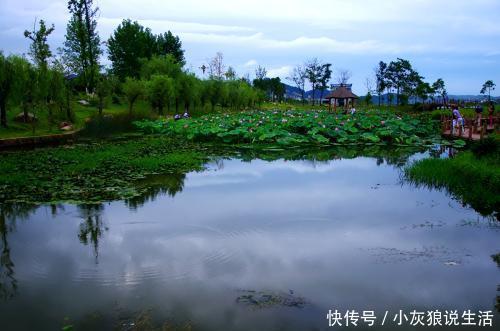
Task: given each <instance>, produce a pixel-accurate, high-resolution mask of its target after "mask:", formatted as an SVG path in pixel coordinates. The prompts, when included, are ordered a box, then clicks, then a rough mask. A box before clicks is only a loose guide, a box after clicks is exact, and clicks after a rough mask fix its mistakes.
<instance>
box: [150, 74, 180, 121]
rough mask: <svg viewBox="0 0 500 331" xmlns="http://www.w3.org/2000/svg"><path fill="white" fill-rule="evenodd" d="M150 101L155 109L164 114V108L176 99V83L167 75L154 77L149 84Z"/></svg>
mask: <svg viewBox="0 0 500 331" xmlns="http://www.w3.org/2000/svg"><path fill="white" fill-rule="evenodd" d="M146 86H147V94H148V99H149V100H150V102H151V105H152V107H153V108H155V109H157V110H158V113H159V114H160V115H162V114H163V108H165V106H166V105H168V104H169V103H170V101H171V100H173V99H174V98H175V86H174V81H173V79H172V78H170V77H169V76H167V75H154V76H152V77H151V80H150V81H149V82H147V85H146Z"/></svg>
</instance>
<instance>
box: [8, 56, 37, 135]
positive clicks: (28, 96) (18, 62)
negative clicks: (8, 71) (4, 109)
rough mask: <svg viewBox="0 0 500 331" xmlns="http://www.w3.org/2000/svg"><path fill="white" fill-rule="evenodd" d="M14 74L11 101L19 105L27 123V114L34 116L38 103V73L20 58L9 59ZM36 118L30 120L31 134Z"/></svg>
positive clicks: (12, 57)
mask: <svg viewBox="0 0 500 331" xmlns="http://www.w3.org/2000/svg"><path fill="white" fill-rule="evenodd" d="M9 60H10V63H11V65H12V70H13V72H14V77H15V78H14V82H13V85H12V91H13V93H12V101H13V103H16V104H20V105H21V109H22V110H23V113H24V120H25V122H28V120H29V119H30V118H29V112H30V110H31V112H32V113H33V115H35V105H36V103H37V102H38V101H40V99H41V98H40V97H41V95H40V93H39V91H40V90H39V88H40V82H39V77H40V75H39V74H40V71H39V70H36V68H34V67H33V65H32V64H31V63H29V62H28V61H27V60H26V59H25V58H23V57H20V56H11V57H9ZM35 120H36V116H35V117H33V118H31V123H32V124H33V126H32V128H33V133H34V131H35Z"/></svg>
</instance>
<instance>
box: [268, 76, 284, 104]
mask: <svg viewBox="0 0 500 331" xmlns="http://www.w3.org/2000/svg"><path fill="white" fill-rule="evenodd" d="M269 91H270V93H271V98H272V101H283V97H284V95H285V85H284V84H283V83H282V82H281V79H280V78H279V77H274V78H271V79H269Z"/></svg>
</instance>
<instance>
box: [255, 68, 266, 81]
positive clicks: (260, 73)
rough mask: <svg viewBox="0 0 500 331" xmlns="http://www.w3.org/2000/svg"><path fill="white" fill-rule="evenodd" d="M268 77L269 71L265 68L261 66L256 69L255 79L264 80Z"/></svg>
mask: <svg viewBox="0 0 500 331" xmlns="http://www.w3.org/2000/svg"><path fill="white" fill-rule="evenodd" d="M266 76H267V70H266V68H264V67H261V66H260V65H259V66H258V67H257V68H256V69H255V78H256V79H260V80H262V79H264V78H266Z"/></svg>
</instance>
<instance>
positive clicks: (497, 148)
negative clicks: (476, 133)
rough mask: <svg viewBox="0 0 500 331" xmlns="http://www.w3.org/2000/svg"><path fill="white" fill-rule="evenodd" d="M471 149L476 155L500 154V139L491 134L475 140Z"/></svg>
mask: <svg viewBox="0 0 500 331" xmlns="http://www.w3.org/2000/svg"><path fill="white" fill-rule="evenodd" d="M471 151H472V153H474V155H475V156H477V157H479V158H481V157H483V156H487V155H492V156H493V155H496V156H498V155H500V139H499V138H498V137H495V136H489V137H487V138H485V139H483V140H481V141H478V142H475V143H474V144H473V145H472V146H471Z"/></svg>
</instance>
